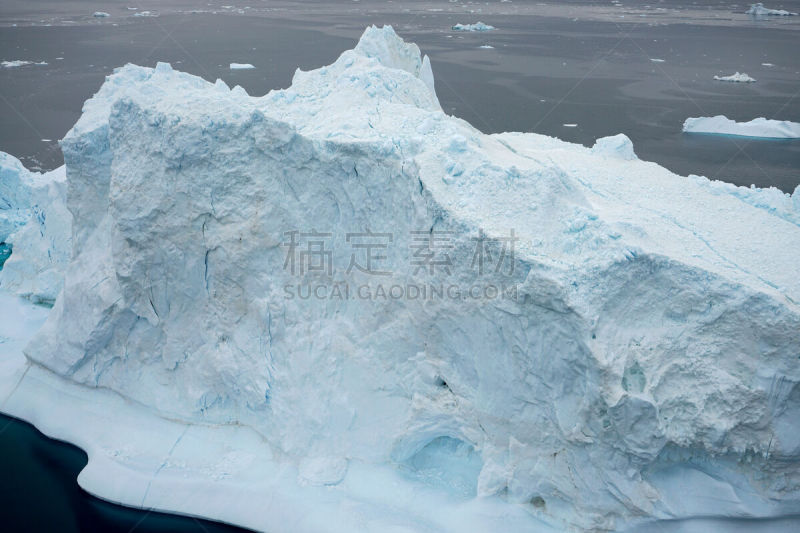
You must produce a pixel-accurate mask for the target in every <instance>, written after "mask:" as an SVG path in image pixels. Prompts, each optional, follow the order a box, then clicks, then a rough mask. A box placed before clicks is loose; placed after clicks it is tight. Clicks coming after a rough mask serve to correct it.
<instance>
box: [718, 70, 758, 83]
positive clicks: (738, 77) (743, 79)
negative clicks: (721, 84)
mask: <svg viewBox="0 0 800 533" xmlns="http://www.w3.org/2000/svg"><path fill="white" fill-rule="evenodd" d="M714 79H715V80H717V81H731V82H736V83H754V82H755V81H756V80H755V78H751V77H750V76H748V75H747V74H745V73H744V72H742V73H739V71H736V73H735V74H731V75H730V76H714Z"/></svg>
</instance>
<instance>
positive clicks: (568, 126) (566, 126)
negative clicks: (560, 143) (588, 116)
mask: <svg viewBox="0 0 800 533" xmlns="http://www.w3.org/2000/svg"><path fill="white" fill-rule="evenodd" d="M562 126H564V127H565V128H577V127H578V125H577V124H562Z"/></svg>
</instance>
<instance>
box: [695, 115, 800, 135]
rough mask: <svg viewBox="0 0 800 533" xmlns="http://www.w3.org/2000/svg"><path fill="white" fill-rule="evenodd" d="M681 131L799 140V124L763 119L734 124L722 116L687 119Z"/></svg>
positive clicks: (734, 122) (733, 121)
mask: <svg viewBox="0 0 800 533" xmlns="http://www.w3.org/2000/svg"><path fill="white" fill-rule="evenodd" d="M683 131H685V132H688V133H713V134H718V135H738V136H743V137H763V138H766V139H800V123H797V122H790V121H788V120H772V119H766V118H764V117H760V118H756V119H753V120H751V121H749V122H736V121H735V120H731V119H729V118H728V117H726V116H724V115H717V116H715V117H693V118H687V119H686V121H685V122H684V123H683Z"/></svg>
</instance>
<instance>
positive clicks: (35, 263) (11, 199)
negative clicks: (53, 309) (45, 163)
mask: <svg viewBox="0 0 800 533" xmlns="http://www.w3.org/2000/svg"><path fill="white" fill-rule="evenodd" d="M66 190H67V182H66V172H65V168H64V167H61V168H58V169H56V170H54V171H52V172H48V173H45V174H38V173H36V172H29V171H28V170H27V169H25V167H23V166H22V163H20V161H19V160H18V159H16V158H15V157H13V156H11V155H9V154H6V153H3V152H0V242H5V243H6V244H8V245H9V246H10V247H11V249H12V251H13V253H12V255H11V257H10V258H9V259H8V260H7V261H6V263H5V265H4V268H3V272H2V275H0V289H2V290H3V291H5V292H8V293H13V294H17V295H20V296H24V297H26V298H28V299H30V300H32V301H34V302H37V303H46V304H52V303H53V302H54V301H55V299H56V296H57V295H58V293H59V291H60V290H61V286H62V285H63V282H64V268H65V267H66V264H67V262H68V261H69V256H70V252H71V236H70V229H71V227H72V215H70V213H69V211H68V210H67V206H66Z"/></svg>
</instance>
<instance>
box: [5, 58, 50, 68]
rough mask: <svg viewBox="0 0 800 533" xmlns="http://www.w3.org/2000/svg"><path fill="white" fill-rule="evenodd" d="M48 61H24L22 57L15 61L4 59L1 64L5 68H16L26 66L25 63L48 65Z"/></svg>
mask: <svg viewBox="0 0 800 533" xmlns="http://www.w3.org/2000/svg"><path fill="white" fill-rule="evenodd" d="M46 64H47V62H46V61H38V62H37V61H23V60H21V59H15V60H13V61H3V62H2V63H0V65H2V66H3V68H16V67H24V66H25V65H46Z"/></svg>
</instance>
